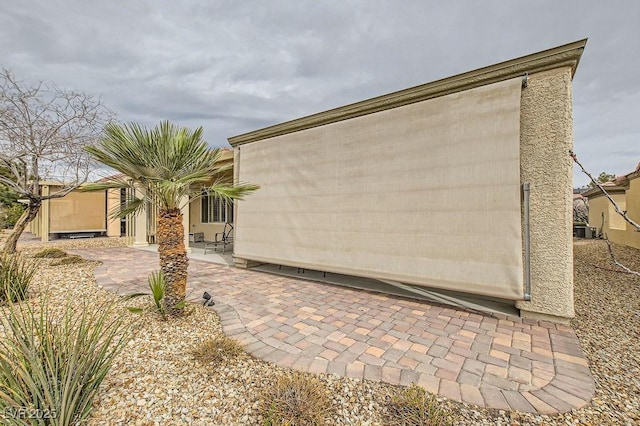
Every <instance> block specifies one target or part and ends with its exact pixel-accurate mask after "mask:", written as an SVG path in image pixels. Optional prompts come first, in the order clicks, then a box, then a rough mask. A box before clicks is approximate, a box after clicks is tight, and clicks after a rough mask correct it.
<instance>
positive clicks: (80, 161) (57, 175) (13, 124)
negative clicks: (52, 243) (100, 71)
mask: <svg viewBox="0 0 640 426" xmlns="http://www.w3.org/2000/svg"><path fill="white" fill-rule="evenodd" d="M112 116H113V114H112V113H111V111H109V110H108V109H107V108H106V107H105V106H104V105H103V104H102V102H101V100H100V99H95V98H94V97H92V96H90V95H87V94H84V93H80V92H75V91H69V90H64V89H61V88H58V87H56V86H54V85H48V84H45V83H42V82H39V83H38V84H35V85H27V84H26V83H24V82H22V81H19V80H17V79H16V78H15V76H14V75H13V73H11V71H9V70H7V69H2V72H1V73H0V167H4V168H6V169H7V170H9V172H10V173H8V175H9V176H2V175H0V184H2V185H5V186H6V187H8V188H10V189H11V190H13V191H15V192H17V193H18V194H19V196H20V197H21V199H22V200H23V202H24V203H25V204H26V208H25V212H24V214H23V215H22V216H21V217H20V219H19V220H18V221H17V222H16V224H15V226H14V228H13V230H12V232H11V234H10V236H9V238H8V239H7V241H6V243H5V245H4V248H3V251H5V252H8V253H13V252H15V249H16V243H17V241H18V238H19V237H20V235H21V234H22V232H23V231H24V230H25V228H26V226H27V225H28V224H29V222H31V221H32V220H33V219H34V218H35V217H36V215H37V213H38V211H39V210H40V206H41V205H42V202H43V201H45V200H48V199H52V198H60V197H64V196H65V195H67V194H68V193H69V192H71V191H73V190H74V189H76V188H77V187H78V186H80V185H81V184H82V183H84V182H86V180H87V178H88V177H89V173H90V172H91V170H92V161H91V159H90V157H89V156H88V155H87V154H86V153H85V151H84V149H83V148H84V147H85V146H87V145H92V144H94V142H95V141H96V140H97V137H98V135H99V134H100V132H101V131H102V127H103V126H104V124H106V123H107V122H108V121H109V120H110V119H111V118H112ZM43 181H53V182H57V183H59V184H60V186H59V187H58V186H56V187H57V188H59V189H58V190H56V191H55V192H54V193H51V194H48V195H43V194H42V190H41V185H40V184H41V182H43Z"/></svg>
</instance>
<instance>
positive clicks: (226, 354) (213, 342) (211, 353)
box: [191, 336, 244, 364]
mask: <svg viewBox="0 0 640 426" xmlns="http://www.w3.org/2000/svg"><path fill="white" fill-rule="evenodd" d="M243 353H244V349H242V346H241V345H240V344H239V343H238V342H237V341H235V340H234V339H231V338H229V337H227V336H222V337H216V338H209V339H207V340H205V341H203V342H201V343H199V344H198V345H197V346H196V347H195V348H194V349H193V350H192V351H191V355H192V356H193V357H194V358H195V359H196V360H197V361H199V362H201V363H203V364H219V363H221V362H223V361H228V360H231V359H234V358H236V357H237V356H239V355H240V354H243Z"/></svg>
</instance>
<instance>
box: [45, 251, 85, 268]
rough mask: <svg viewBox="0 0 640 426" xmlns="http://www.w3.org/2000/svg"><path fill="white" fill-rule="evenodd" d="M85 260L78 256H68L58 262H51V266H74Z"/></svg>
mask: <svg viewBox="0 0 640 426" xmlns="http://www.w3.org/2000/svg"><path fill="white" fill-rule="evenodd" d="M83 262H85V260H84V259H83V258H82V257H80V256H78V255H75V254H73V255H70V256H66V257H63V258H61V259H60V260H55V261H53V262H51V266H60V265H76V264H78V263H83Z"/></svg>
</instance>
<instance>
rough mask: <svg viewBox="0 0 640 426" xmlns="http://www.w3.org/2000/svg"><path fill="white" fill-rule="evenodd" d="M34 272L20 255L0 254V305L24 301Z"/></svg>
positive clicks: (33, 265)
mask: <svg viewBox="0 0 640 426" xmlns="http://www.w3.org/2000/svg"><path fill="white" fill-rule="evenodd" d="M36 270H37V266H36V264H35V263H34V262H32V261H29V260H27V259H25V258H23V257H22V256H21V255H20V254H7V253H3V254H0V305H2V304H5V303H7V302H17V301H20V300H24V299H25V298H26V297H27V290H28V289H29V285H30V284H31V281H32V280H33V275H34V274H35V273H36Z"/></svg>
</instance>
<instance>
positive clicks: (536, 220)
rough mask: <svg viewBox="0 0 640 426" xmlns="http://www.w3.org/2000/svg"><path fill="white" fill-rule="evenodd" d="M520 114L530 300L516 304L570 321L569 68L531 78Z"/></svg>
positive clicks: (530, 312)
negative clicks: (527, 190)
mask: <svg viewBox="0 0 640 426" xmlns="http://www.w3.org/2000/svg"><path fill="white" fill-rule="evenodd" d="M520 111H521V121H520V148H521V151H520V158H521V169H520V176H521V179H522V182H523V183H526V182H529V183H530V185H531V196H530V202H531V209H530V212H531V217H530V222H531V226H530V230H531V301H520V302H517V303H516V306H517V307H518V308H520V309H521V314H522V316H523V317H543V318H544V317H548V318H549V319H556V320H562V319H563V318H571V317H573V316H574V308H573V244H572V243H573V242H572V217H573V210H572V202H573V201H572V189H571V188H572V163H571V159H570V157H569V150H571V149H572V147H573V116H572V102H571V68H570V67H563V68H558V69H555V70H550V71H545V72H541V73H538V74H533V75H530V76H529V78H528V87H527V88H525V89H524V90H523V91H522V104H521V110H520Z"/></svg>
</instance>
